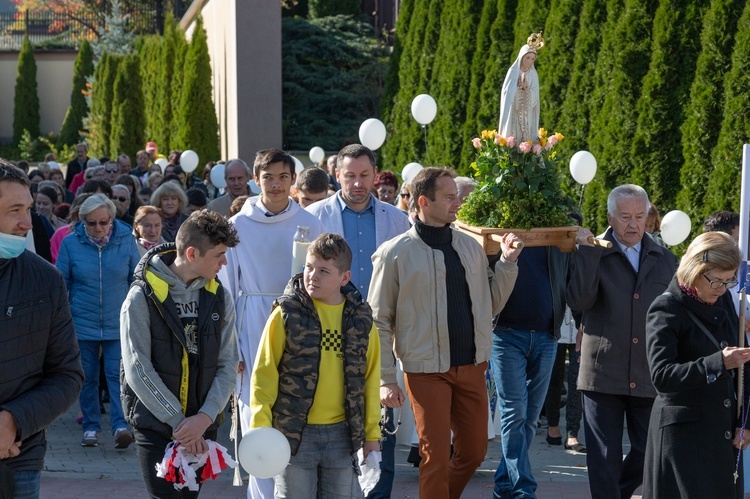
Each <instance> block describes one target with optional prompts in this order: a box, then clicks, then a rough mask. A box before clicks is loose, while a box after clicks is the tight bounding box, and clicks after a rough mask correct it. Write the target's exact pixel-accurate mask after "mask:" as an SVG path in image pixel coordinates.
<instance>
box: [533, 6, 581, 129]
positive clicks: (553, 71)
mask: <svg viewBox="0 0 750 499" xmlns="http://www.w3.org/2000/svg"><path fill="white" fill-rule="evenodd" d="M580 10H581V1H580V0H552V6H551V7H550V14H549V16H547V24H546V25H545V27H544V39H545V47H544V48H542V50H540V51H539V56H541V59H539V58H538V59H539V61H540V63H539V64H538V68H537V73H538V74H539V99H540V101H541V102H540V117H539V118H540V122H539V126H541V127H547V128H554V129H560V128H559V121H560V114H561V110H562V104H563V101H564V100H565V89H566V88H568V83H569V82H570V78H571V75H572V73H573V68H574V66H573V57H574V54H575V44H576V35H577V33H578V17H579V15H580ZM566 133H568V132H567V130H566Z"/></svg>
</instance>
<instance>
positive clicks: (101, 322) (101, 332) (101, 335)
mask: <svg viewBox="0 0 750 499" xmlns="http://www.w3.org/2000/svg"><path fill="white" fill-rule="evenodd" d="M102 249H103V248H99V341H104V289H103V285H102V278H103V276H102Z"/></svg>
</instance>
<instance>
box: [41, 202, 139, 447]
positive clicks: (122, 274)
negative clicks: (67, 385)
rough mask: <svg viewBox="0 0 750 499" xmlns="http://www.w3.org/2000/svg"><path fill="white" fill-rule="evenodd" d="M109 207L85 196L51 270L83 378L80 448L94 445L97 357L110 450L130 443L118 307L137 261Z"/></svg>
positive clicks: (134, 249)
mask: <svg viewBox="0 0 750 499" xmlns="http://www.w3.org/2000/svg"><path fill="white" fill-rule="evenodd" d="M115 214H116V208H115V205H114V203H113V202H112V201H111V200H110V199H108V198H107V197H106V196H104V195H102V194H93V195H91V196H89V197H88V198H87V199H86V200H85V201H84V202H83V203H82V204H81V207H80V208H79V210H78V216H79V218H80V221H79V222H78V223H76V225H75V227H74V229H73V233H72V234H70V235H69V236H67V237H66V238H64V239H63V240H62V244H61V245H60V252H59V253H58V255H57V262H56V266H57V268H58V269H60V272H61V273H62V275H63V278H64V279H65V284H66V287H67V289H68V296H69V300H70V310H71V313H72V315H73V323H74V324H75V327H76V335H77V336H78V346H79V348H80V350H81V363H82V364H83V371H84V374H85V380H84V384H83V389H82V390H81V395H80V403H81V411H82V412H83V438H82V440H81V445H82V446H84V447H96V446H98V445H99V432H101V430H102V425H101V412H100V409H99V355H100V352H101V356H102V358H103V359H104V375H105V378H106V379H107V387H108V388H109V393H110V397H109V400H110V422H111V426H112V435H113V436H114V444H115V445H114V446H115V448H121V449H122V448H125V447H127V446H128V445H130V443H131V442H132V441H133V436H132V434H131V433H130V430H128V427H127V424H126V422H125V418H124V416H123V413H122V405H121V403H120V358H121V356H120V308H121V307H122V303H123V302H124V301H125V297H126V296H127V294H128V289H129V288H130V284H131V283H132V282H133V271H134V270H135V266H136V264H137V263H138V260H139V259H140V254H139V253H138V248H137V246H136V242H135V237H133V234H131V228H130V226H129V225H127V224H125V223H124V222H121V221H119V220H117V219H116V218H115Z"/></svg>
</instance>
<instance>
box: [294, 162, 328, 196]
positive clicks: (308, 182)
mask: <svg viewBox="0 0 750 499" xmlns="http://www.w3.org/2000/svg"><path fill="white" fill-rule="evenodd" d="M297 190H298V191H305V192H315V193H318V192H328V174H327V173H326V172H324V171H323V170H321V169H320V168H318V167H316V166H311V167H310V168H305V169H304V170H302V173H300V174H299V177H297Z"/></svg>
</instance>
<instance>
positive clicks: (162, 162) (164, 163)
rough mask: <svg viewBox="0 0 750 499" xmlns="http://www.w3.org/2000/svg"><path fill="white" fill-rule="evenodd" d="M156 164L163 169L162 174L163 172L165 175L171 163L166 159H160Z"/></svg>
mask: <svg viewBox="0 0 750 499" xmlns="http://www.w3.org/2000/svg"><path fill="white" fill-rule="evenodd" d="M154 163H155V164H157V165H159V168H161V172H162V173H164V169H165V168H166V167H167V165H168V164H169V161H167V160H166V159H164V158H159V159H157V160H156V161H154Z"/></svg>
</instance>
